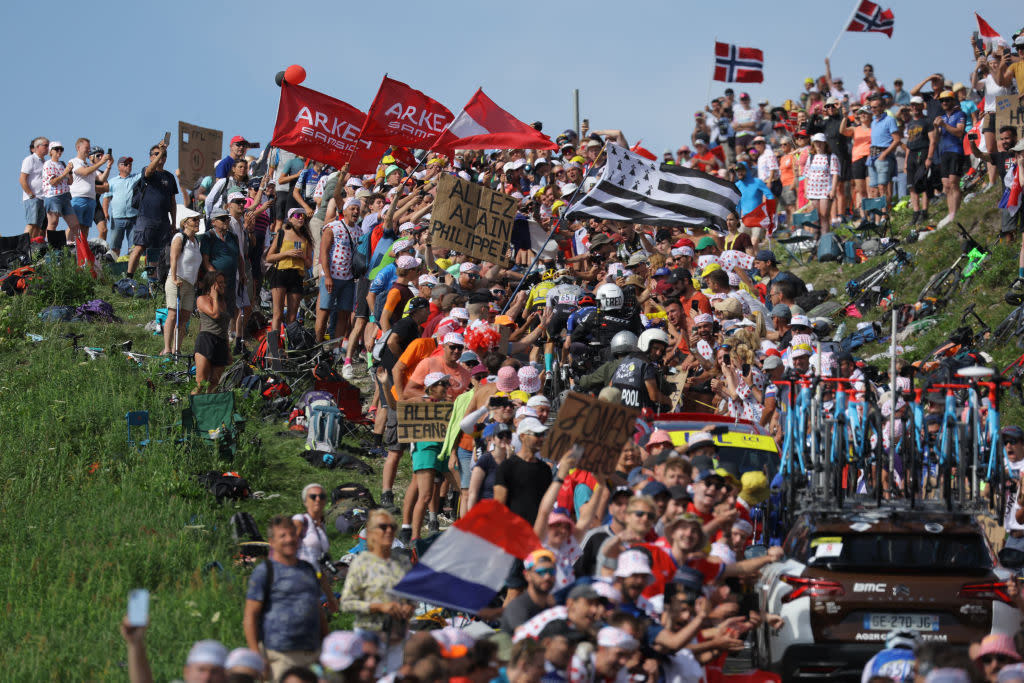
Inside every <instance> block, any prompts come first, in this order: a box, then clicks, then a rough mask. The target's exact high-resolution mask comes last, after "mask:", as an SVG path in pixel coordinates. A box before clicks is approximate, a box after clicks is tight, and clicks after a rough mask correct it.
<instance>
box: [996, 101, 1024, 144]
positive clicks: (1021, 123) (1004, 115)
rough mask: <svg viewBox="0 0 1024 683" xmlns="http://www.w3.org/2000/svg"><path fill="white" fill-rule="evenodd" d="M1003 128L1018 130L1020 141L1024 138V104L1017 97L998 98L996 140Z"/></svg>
mask: <svg viewBox="0 0 1024 683" xmlns="http://www.w3.org/2000/svg"><path fill="white" fill-rule="evenodd" d="M1003 126H1013V127H1014V128H1016V129H1017V137H1018V139H1020V138H1024V104H1021V100H1020V98H1019V97H1018V96H1017V95H999V96H997V97H996V131H997V134H996V138H997V139H998V131H999V129H1000V128H1002V127H1003Z"/></svg>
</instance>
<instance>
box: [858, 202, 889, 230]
mask: <svg viewBox="0 0 1024 683" xmlns="http://www.w3.org/2000/svg"><path fill="white" fill-rule="evenodd" d="M860 208H861V210H862V211H863V212H864V220H862V221H861V222H860V225H858V226H857V231H858V232H860V233H861V234H862V235H866V234H867V233H875V234H876V235H877V236H878V237H880V238H881V237H885V236H886V234H888V232H889V225H890V223H889V208H888V206H886V203H885V197H870V198H868V197H864V198H863V199H861V200H860Z"/></svg>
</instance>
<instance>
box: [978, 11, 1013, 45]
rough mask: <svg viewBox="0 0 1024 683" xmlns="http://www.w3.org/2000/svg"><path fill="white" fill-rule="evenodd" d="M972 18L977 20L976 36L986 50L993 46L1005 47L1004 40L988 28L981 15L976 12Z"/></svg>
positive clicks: (992, 29)
mask: <svg viewBox="0 0 1024 683" xmlns="http://www.w3.org/2000/svg"><path fill="white" fill-rule="evenodd" d="M974 16H975V17H976V18H977V19H978V36H979V37H980V38H981V42H983V43H984V44H985V48H986V49H991V48H992V46H993V45H1006V44H1007V42H1006V39H1005V38H1003V37H1002V36H1001V35H999V31H996V30H995V29H994V28H992V27H991V26H989V24H988V22H987V21H985V20H984V19H982V18H981V15H980V14H978V13H977V12H975V13H974Z"/></svg>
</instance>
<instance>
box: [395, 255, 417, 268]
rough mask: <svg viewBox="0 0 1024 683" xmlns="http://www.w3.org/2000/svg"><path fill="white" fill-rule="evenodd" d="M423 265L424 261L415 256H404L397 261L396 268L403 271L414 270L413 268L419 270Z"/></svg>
mask: <svg viewBox="0 0 1024 683" xmlns="http://www.w3.org/2000/svg"><path fill="white" fill-rule="evenodd" d="M421 263H423V261H422V260H421V259H418V258H416V257H415V256H409V255H408V254H402V255H401V256H399V257H398V259H396V260H395V267H396V268H401V269H402V270H412V269H413V268H419V267H420V264H421Z"/></svg>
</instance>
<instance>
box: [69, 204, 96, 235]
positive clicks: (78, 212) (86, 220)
mask: <svg viewBox="0 0 1024 683" xmlns="http://www.w3.org/2000/svg"><path fill="white" fill-rule="evenodd" d="M71 208H72V210H74V212H75V216H76V217H77V218H78V224H79V225H81V226H82V227H83V228H88V227H91V226H92V224H93V221H94V220H95V218H96V200H95V199H89V198H88V197H72V198H71Z"/></svg>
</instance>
